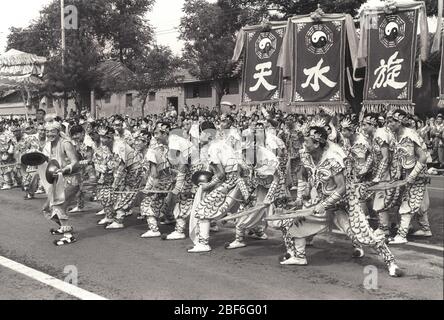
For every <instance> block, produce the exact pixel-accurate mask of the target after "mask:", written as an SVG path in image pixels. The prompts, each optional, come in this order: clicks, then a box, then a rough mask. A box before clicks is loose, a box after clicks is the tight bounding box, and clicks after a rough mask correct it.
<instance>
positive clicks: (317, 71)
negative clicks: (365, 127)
mask: <svg viewBox="0 0 444 320" xmlns="http://www.w3.org/2000/svg"><path fill="white" fill-rule="evenodd" d="M316 13H319V14H316ZM357 44H358V40H357V36H356V30H355V28H354V24H353V20H352V18H351V16H350V15H346V14H324V13H323V12H322V11H320V10H319V9H318V11H317V12H315V13H313V14H311V15H304V16H296V17H292V18H290V19H289V20H288V25H287V32H286V35H285V38H284V45H283V47H282V51H281V54H280V57H279V62H278V64H279V65H280V66H282V67H283V69H284V77H290V78H291V101H290V105H291V108H292V109H293V110H294V111H295V112H298V113H310V114H313V113H317V112H319V111H320V110H322V109H324V110H325V109H330V111H331V112H340V113H344V112H346V111H347V110H348V109H349V103H348V101H347V100H346V95H345V89H346V87H347V88H348V89H349V90H350V91H353V80H352V78H351V75H352V74H353V72H352V71H351V70H350V69H351V67H352V66H351V63H348V62H349V61H354V60H355V59H354V56H355V55H356V53H357ZM346 57H348V59H346ZM351 57H353V59H352V58H351ZM347 67H350V68H349V69H347ZM347 72H348V73H347ZM346 84H349V85H348V86H346ZM351 93H352V92H351ZM352 94H353V93H352Z"/></svg>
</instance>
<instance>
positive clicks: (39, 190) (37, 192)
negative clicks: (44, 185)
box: [35, 189, 45, 194]
mask: <svg viewBox="0 0 444 320" xmlns="http://www.w3.org/2000/svg"><path fill="white" fill-rule="evenodd" d="M43 193H45V191H44V190H42V189H37V191H36V192H35V194H43Z"/></svg>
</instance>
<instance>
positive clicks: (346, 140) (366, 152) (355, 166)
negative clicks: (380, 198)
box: [340, 114, 377, 212]
mask: <svg viewBox="0 0 444 320" xmlns="http://www.w3.org/2000/svg"><path fill="white" fill-rule="evenodd" d="M376 121H377V115H371V114H369V115H365V116H364V118H363V120H362V122H361V126H360V128H359V130H357V128H356V125H355V124H353V123H352V122H351V121H350V120H348V119H345V120H343V121H342V122H341V123H340V128H341V132H340V135H341V140H342V141H341V144H342V147H343V149H344V152H345V154H346V158H345V159H344V164H345V172H344V173H345V178H346V179H347V183H350V184H356V183H359V184H360V185H361V188H360V191H361V197H360V201H361V207H362V210H363V211H364V212H368V210H367V203H366V202H367V200H368V199H370V197H371V196H372V195H373V194H372V193H370V192H367V190H366V189H367V188H366V187H368V186H369V185H370V183H371V182H370V180H371V172H372V170H371V167H372V164H373V153H372V144H371V143H372V137H373V133H374V131H375V130H376V126H377V123H376Z"/></svg>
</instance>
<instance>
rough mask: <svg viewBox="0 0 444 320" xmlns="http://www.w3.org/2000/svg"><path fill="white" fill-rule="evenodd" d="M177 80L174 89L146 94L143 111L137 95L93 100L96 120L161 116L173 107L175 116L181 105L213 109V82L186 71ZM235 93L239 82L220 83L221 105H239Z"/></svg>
mask: <svg viewBox="0 0 444 320" xmlns="http://www.w3.org/2000/svg"><path fill="white" fill-rule="evenodd" d="M177 76H178V78H179V80H178V82H177V85H175V86H171V87H165V88H161V89H158V90H153V91H152V92H150V93H149V95H148V97H147V99H146V103H145V106H144V107H143V108H142V104H143V101H142V100H141V99H140V97H139V96H138V93H137V92H136V91H127V92H125V93H114V94H111V95H108V96H107V97H105V98H103V99H100V100H96V108H97V114H98V116H99V117H106V116H110V115H112V114H123V115H128V116H130V117H140V116H142V114H144V115H148V114H155V113H162V112H165V111H166V110H167V108H168V106H173V107H174V108H175V109H176V111H177V112H178V113H179V112H181V111H182V110H183V107H184V106H185V105H187V106H192V105H194V106H196V107H197V106H202V107H204V106H208V107H209V108H210V109H211V108H213V107H215V106H216V99H217V95H216V89H215V86H214V84H213V81H203V80H199V79H197V78H195V77H193V76H192V75H191V74H190V73H189V72H188V71H187V70H181V71H180V72H179V73H178V75H177ZM239 91H240V81H239V79H227V80H226V81H224V92H225V94H224V95H223V96H222V101H226V102H230V103H232V104H236V105H239V104H240V99H241V97H240V94H239ZM142 109H143V110H142ZM222 111H227V110H222Z"/></svg>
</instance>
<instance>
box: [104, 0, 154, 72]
mask: <svg viewBox="0 0 444 320" xmlns="http://www.w3.org/2000/svg"><path fill="white" fill-rule="evenodd" d="M154 2H155V0H131V1H128V0H111V1H108V3H109V4H110V6H111V10H109V11H108V13H107V16H106V19H105V22H104V28H103V29H102V30H101V32H102V34H103V36H104V37H105V38H106V39H107V40H108V41H110V44H111V48H112V49H111V55H110V56H111V58H117V59H119V60H120V61H121V62H122V63H124V64H125V65H127V66H128V67H129V68H130V69H132V70H133V71H134V67H135V60H136V59H137V57H139V56H140V55H143V54H144V52H145V50H146V49H147V48H148V47H149V46H150V45H151V44H152V42H153V30H152V27H151V26H150V25H149V23H148V21H147V20H146V19H145V18H144V17H145V15H146V14H147V13H148V12H149V11H151V10H152V8H153V5H154Z"/></svg>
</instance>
